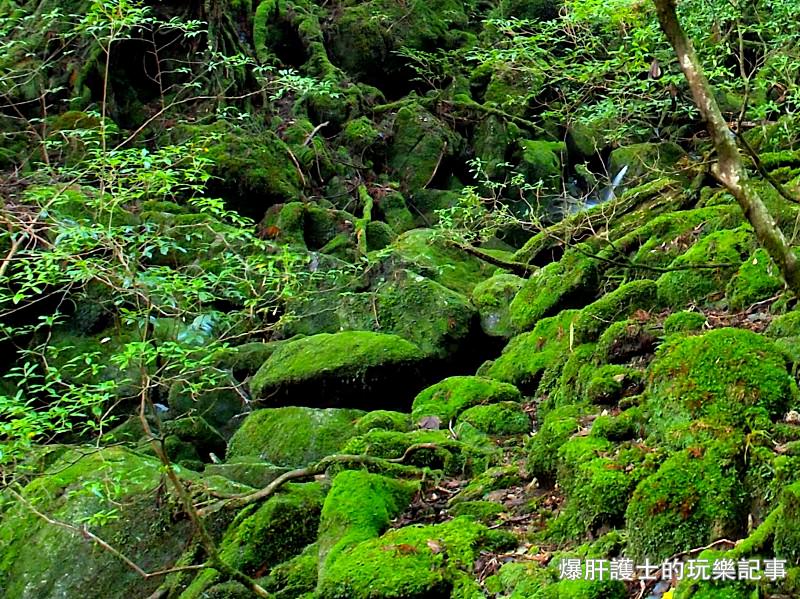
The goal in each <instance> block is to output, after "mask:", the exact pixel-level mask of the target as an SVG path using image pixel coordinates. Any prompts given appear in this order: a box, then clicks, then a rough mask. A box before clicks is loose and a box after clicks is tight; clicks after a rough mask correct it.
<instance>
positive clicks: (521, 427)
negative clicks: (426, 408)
mask: <svg viewBox="0 0 800 599" xmlns="http://www.w3.org/2000/svg"><path fill="white" fill-rule="evenodd" d="M458 422H468V423H470V424H471V425H472V426H474V427H475V428H476V429H478V430H479V431H482V432H484V433H486V434H488V435H520V434H524V433H527V432H528V431H530V429H531V421H530V418H528V414H526V413H525V411H524V410H523V409H522V406H521V405H520V404H519V403H517V402H514V401H503V402H500V403H494V404H490V405H481V406H474V407H471V408H468V409H467V410H464V411H463V412H462V413H461V415H460V416H459V417H458Z"/></svg>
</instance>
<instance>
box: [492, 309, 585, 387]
mask: <svg viewBox="0 0 800 599" xmlns="http://www.w3.org/2000/svg"><path fill="white" fill-rule="evenodd" d="M577 315H578V312H577V310H564V311H562V312H561V313H559V315H558V316H552V317H550V318H545V319H543V320H541V321H539V323H538V324H537V325H536V327H535V328H534V330H533V331H531V332H530V333H523V334H522V335H517V336H516V337H514V338H512V339H511V341H510V342H509V343H508V345H506V347H505V348H504V349H503V353H502V354H501V355H500V357H499V358H497V359H496V360H495V361H494V362H492V363H491V364H489V365H488V366H486V367H485V368H483V369H482V371H481V372H482V374H484V376H487V377H490V378H494V379H497V380H500V381H504V382H507V383H511V384H513V385H516V386H517V387H518V388H519V389H520V390H521V391H522V392H523V393H524V394H525V395H533V394H534V393H535V392H536V388H537V386H538V384H539V381H540V379H541V378H542V375H543V373H544V372H545V370H546V369H547V368H548V367H549V366H551V365H552V364H554V363H556V362H558V361H559V357H560V356H562V355H563V352H564V350H565V349H567V348H568V347H569V338H570V330H571V327H572V323H573V322H574V320H575V318H576V316H577Z"/></svg>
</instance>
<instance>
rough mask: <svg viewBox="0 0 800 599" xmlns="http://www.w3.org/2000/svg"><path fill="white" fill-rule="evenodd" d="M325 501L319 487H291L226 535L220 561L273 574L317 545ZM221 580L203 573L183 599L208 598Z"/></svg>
mask: <svg viewBox="0 0 800 599" xmlns="http://www.w3.org/2000/svg"><path fill="white" fill-rule="evenodd" d="M324 497H325V493H324V491H323V489H322V486H321V485H320V484H319V483H306V484H290V485H287V486H285V487H284V488H283V489H281V491H280V492H279V493H278V494H277V495H274V496H273V497H271V498H270V499H269V500H267V501H266V502H265V503H264V504H262V505H260V506H255V505H252V506H249V507H247V508H245V509H244V510H242V511H241V512H239V514H238V515H237V517H236V520H234V522H233V524H231V525H230V526H229V527H228V530H227V531H226V532H225V535H224V536H223V538H222V541H221V542H220V544H219V556H220V558H221V559H222V560H224V561H225V562H226V563H227V564H230V565H231V566H233V567H234V568H238V569H239V570H240V571H241V572H244V573H245V574H246V575H248V576H260V575H263V574H265V573H267V572H269V570H270V569H271V568H272V567H274V566H275V565H277V564H279V563H280V562H283V561H286V560H287V559H288V558H290V557H292V556H293V555H297V554H299V553H300V552H301V551H302V550H303V548H305V547H306V546H307V545H309V544H311V543H313V542H314V540H315V539H316V536H317V527H318V526H319V521H320V514H321V512H322V503H323V499H324ZM220 578H221V576H220V574H219V572H217V571H216V570H213V569H208V570H203V571H201V572H200V573H199V574H198V575H197V576H196V577H195V578H194V580H193V581H192V583H191V584H190V585H189V587H188V588H187V589H186V590H185V591H184V592H183V593H182V594H181V595H180V597H181V599H200V598H201V597H206V596H207V595H206V592H205V591H206V589H208V588H209V587H211V586H212V585H213V584H215V583H216V582H218V581H220Z"/></svg>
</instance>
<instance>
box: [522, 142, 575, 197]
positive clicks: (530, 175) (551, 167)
mask: <svg viewBox="0 0 800 599" xmlns="http://www.w3.org/2000/svg"><path fill="white" fill-rule="evenodd" d="M520 145H521V146H522V158H521V162H520V168H521V171H522V173H523V174H524V175H525V178H526V180H527V181H528V182H530V183H532V184H535V183H537V182H541V184H542V185H543V186H544V188H545V189H548V190H554V189H558V188H559V183H560V181H561V163H562V158H563V155H564V154H565V153H566V151H567V146H566V144H565V143H564V142H560V141H546V140H527V139H526V140H522V141H521V142H520Z"/></svg>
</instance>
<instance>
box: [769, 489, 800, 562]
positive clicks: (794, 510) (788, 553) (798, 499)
mask: <svg viewBox="0 0 800 599" xmlns="http://www.w3.org/2000/svg"><path fill="white" fill-rule="evenodd" d="M780 504H781V506H782V510H781V513H780V516H779V518H778V520H777V522H776V525H775V553H776V555H777V556H779V557H781V558H784V559H787V560H789V562H790V563H797V561H798V559H800V482H795V483H792V484H791V485H788V486H787V487H785V488H784V489H783V491H782V492H781V496H780Z"/></svg>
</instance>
